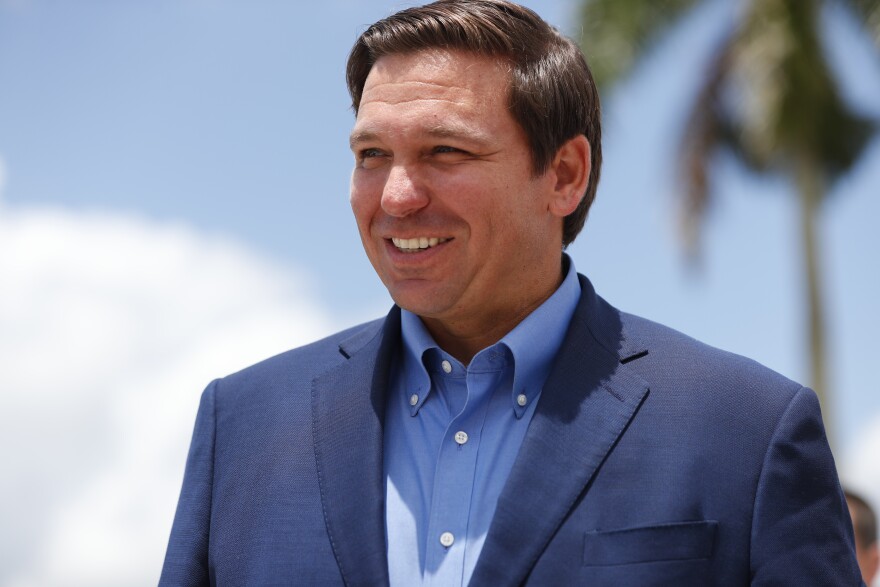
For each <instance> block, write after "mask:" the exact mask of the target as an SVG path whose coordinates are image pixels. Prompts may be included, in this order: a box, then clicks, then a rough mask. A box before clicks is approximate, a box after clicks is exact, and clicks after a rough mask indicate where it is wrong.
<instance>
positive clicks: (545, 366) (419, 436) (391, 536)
mask: <svg viewBox="0 0 880 587" xmlns="http://www.w3.org/2000/svg"><path fill="white" fill-rule="evenodd" d="M563 266H564V267H567V273H566V277H565V279H564V280H563V282H562V285H560V286H559V288H558V289H557V290H556V292H555V293H554V294H553V295H552V296H551V297H550V298H549V299H547V300H546V301H545V302H544V303H543V304H542V305H541V306H539V307H538V308H537V309H536V310H535V311H534V312H532V313H531V314H529V315H528V316H527V317H526V318H525V319H524V320H523V321H522V322H520V323H519V324H518V325H517V326H516V328H514V329H513V330H511V331H510V332H509V333H508V334H507V335H506V336H505V337H504V338H502V339H501V340H500V341H498V342H497V343H496V344H494V345H492V346H490V347H488V348H485V349H483V350H482V351H480V352H479V353H477V354H476V355H475V356H474V358H473V359H472V360H471V362H470V364H469V365H468V366H467V367H465V366H464V365H462V364H461V363H460V362H459V361H458V360H456V359H455V358H454V357H452V355H450V354H449V353H447V352H445V351H444V350H443V349H441V348H440V347H438V346H437V343H435V342H434V339H433V338H432V337H431V335H430V334H429V333H428V331H427V330H426V329H425V327H424V325H423V324H422V321H421V320H420V319H419V318H418V316H416V315H415V314H412V313H410V312H407V311H406V310H403V312H402V322H401V328H402V336H403V351H402V356H401V357H400V358H399V359H398V361H397V363H396V365H394V367H393V378H392V382H391V394H390V395H389V400H388V404H387V407H386V414H385V446H384V452H385V482H386V488H385V491H386V513H385V527H386V540H387V545H388V566H389V574H390V579H391V585H407V586H409V585H443V586H449V585H466V584H467V583H468V581H469V580H470V577H471V575H472V574H473V571H474V567H475V566H476V563H477V559H478V558H479V556H480V551H481V550H482V548H483V542H484V540H485V538H486V533H487V532H488V530H489V525H490V524H491V522H492V516H493V515H494V512H495V505H496V503H497V501H498V496H499V495H500V494H501V489H502V488H503V487H504V483H505V481H506V480H507V476H508V474H509V473H510V469H511V467H512V466H513V462H514V460H515V459H516V455H517V453H518V452H519V448H520V445H521V444H522V440H523V438H524V437H525V433H526V429H527V428H528V426H529V422H530V421H531V418H532V414H533V413H534V411H535V405H536V404H537V403H538V398H539V397H540V395H541V388H542V387H543V385H544V382H545V381H546V379H547V376H548V375H549V373H550V368H551V367H552V365H553V359H554V358H555V356H556V353H557V351H558V350H559V347H560V346H561V344H562V340H563V338H564V337H565V333H566V330H567V329H568V325H569V322H571V317H572V315H573V314H574V311H575V308H576V307H577V303H578V300H579V299H580V293H581V290H580V284H579V283H578V279H577V272H576V271H575V268H574V263H572V262H571V259H570V258H568V256H565V259H564V264H563Z"/></svg>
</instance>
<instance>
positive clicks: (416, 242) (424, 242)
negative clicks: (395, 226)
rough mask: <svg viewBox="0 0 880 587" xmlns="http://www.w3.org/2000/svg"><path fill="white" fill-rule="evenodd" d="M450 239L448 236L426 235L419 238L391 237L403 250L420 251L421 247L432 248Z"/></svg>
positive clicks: (395, 244) (396, 245)
mask: <svg viewBox="0 0 880 587" xmlns="http://www.w3.org/2000/svg"><path fill="white" fill-rule="evenodd" d="M448 240H449V239H447V238H437V237H430V238H429V237H426V236H420V237H417V238H397V237H392V238H391V242H393V243H394V246H395V247H397V248H398V249H400V250H401V251H418V250H420V249H430V248H431V247H434V246H437V245H439V244H441V243H445V242H446V241H448Z"/></svg>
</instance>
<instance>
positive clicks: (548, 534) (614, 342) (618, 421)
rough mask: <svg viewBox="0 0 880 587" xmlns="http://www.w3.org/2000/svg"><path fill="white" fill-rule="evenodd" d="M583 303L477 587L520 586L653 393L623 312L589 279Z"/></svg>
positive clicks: (505, 495) (514, 474)
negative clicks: (637, 363) (637, 371)
mask: <svg viewBox="0 0 880 587" xmlns="http://www.w3.org/2000/svg"><path fill="white" fill-rule="evenodd" d="M581 288H582V291H581V301H580V303H579V305H578V309H577V311H576V312H575V316H574V318H573V319H572V323H571V325H570V326H569V330H568V333H567V334H566V338H565V341H564V342H563V344H562V348H561V350H560V354H559V356H558V357H557V360H556V363H555V364H554V367H553V369H552V371H551V373H550V376H549V377H548V380H547V382H546V384H545V385H544V389H543V391H542V392H541V398H540V400H539V403H538V406H537V408H536V410H535V414H534V416H533V418H532V422H531V424H530V425H529V429H528V432H527V433H526V437H525V439H524V440H523V444H522V447H521V448H520V452H519V455H518V456H517V459H516V462H515V463H514V466H513V469H512V470H511V472H510V476H509V477H508V480H507V483H506V484H505V486H504V489H503V490H502V492H501V496H500V497H499V499H498V504H497V506H496V510H495V516H494V518H493V520H492V525H491V526H490V528H489V533H488V535H487V537H486V542H485V544H484V546H483V550H482V552H481V554H480V558H479V560H478V562H477V566H476V568H475V569H474V574H473V576H472V578H471V584H472V585H519V584H521V583H522V582H523V581H525V579H526V577H527V576H528V574H529V572H530V571H531V569H532V567H533V566H534V564H535V562H536V561H537V559H538V558H539V557H540V555H541V553H542V552H543V551H544V549H545V548H546V546H547V544H548V543H549V541H550V539H551V538H552V537H553V534H554V533H555V532H556V530H557V529H558V528H559V526H560V524H561V523H562V521H563V520H564V519H565V517H566V516H567V515H568V513H569V510H570V509H571V507H572V505H573V504H574V503H575V501H576V500H577V498H578V497H579V496H580V495H581V494H582V493H583V492H584V491H585V489H586V488H587V486H588V484H589V483H590V480H591V479H592V478H593V477H594V475H595V474H596V471H597V470H598V469H599V467H600V466H601V465H602V463H603V461H604V460H605V458H606V457H607V455H608V454H609V453H610V452H611V450H613V448H614V446H615V445H616V443H617V441H618V439H619V438H620V436H621V434H623V433H624V431H625V430H626V428H627V426H628V424H629V422H630V420H631V419H632V418H633V416H634V414H635V413H636V411H637V410H638V408H639V406H640V405H641V403H642V401H643V400H644V398H645V396H646V395H647V393H648V388H647V384H646V383H645V382H644V381H643V380H641V379H640V378H639V377H637V376H635V375H633V374H631V373H629V372H628V370H627V369H626V367H625V365H623V364H622V361H624V362H625V361H626V359H628V358H629V357H631V356H634V355H635V356H637V355H640V354H643V353H644V351H642V350H639V349H630V348H628V345H627V342H626V341H625V339H624V337H623V334H622V326H621V323H620V318H619V314H618V313H617V311H616V310H614V309H613V308H611V307H610V306H608V305H607V304H606V303H605V302H604V301H603V300H602V299H601V298H599V297H598V296H596V294H595V292H594V291H593V289H592V286H591V285H590V283H589V281H587V280H586V279H585V278H582V279H581Z"/></svg>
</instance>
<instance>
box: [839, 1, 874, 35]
mask: <svg viewBox="0 0 880 587" xmlns="http://www.w3.org/2000/svg"><path fill="white" fill-rule="evenodd" d="M843 3H844V4H846V5H847V6H849V8H850V9H851V10H852V11H853V12H855V14H856V17H857V18H858V20H859V21H861V22H863V23H865V28H867V30H868V32H869V33H870V35H871V37H872V38H873V39H874V44H875V45H877V46H878V47H880V0H843Z"/></svg>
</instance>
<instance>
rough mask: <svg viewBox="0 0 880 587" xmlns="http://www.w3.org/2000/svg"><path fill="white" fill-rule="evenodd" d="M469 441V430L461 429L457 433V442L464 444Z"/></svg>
mask: <svg viewBox="0 0 880 587" xmlns="http://www.w3.org/2000/svg"><path fill="white" fill-rule="evenodd" d="M467 441H468V435H467V432H464V431H463V430H459V431H458V432H456V433H455V442H457V443H458V444H464V443H465V442H467Z"/></svg>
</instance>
